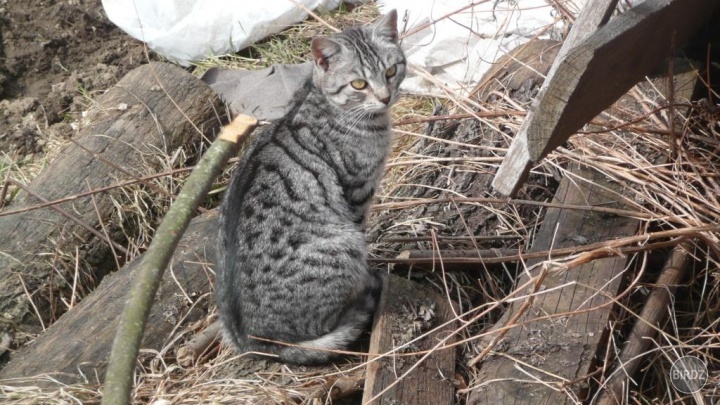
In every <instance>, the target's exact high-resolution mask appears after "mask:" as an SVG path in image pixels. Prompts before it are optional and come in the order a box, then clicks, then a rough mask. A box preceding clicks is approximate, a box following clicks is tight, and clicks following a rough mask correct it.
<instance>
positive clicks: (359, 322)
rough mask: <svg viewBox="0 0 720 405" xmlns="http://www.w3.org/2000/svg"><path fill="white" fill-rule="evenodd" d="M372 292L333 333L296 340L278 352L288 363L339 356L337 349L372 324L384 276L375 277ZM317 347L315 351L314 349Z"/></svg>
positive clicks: (345, 345) (316, 360) (350, 341)
mask: <svg viewBox="0 0 720 405" xmlns="http://www.w3.org/2000/svg"><path fill="white" fill-rule="evenodd" d="M374 281H375V283H373V284H374V285H373V286H371V287H370V288H369V289H370V291H368V294H363V295H362V298H361V299H359V300H358V301H357V302H355V305H353V306H352V307H351V308H349V309H348V311H347V312H346V313H345V315H344V316H343V322H342V323H341V324H340V326H338V327H337V328H335V330H333V331H332V332H330V333H328V334H325V335H323V336H320V337H318V338H315V339H312V340H307V341H304V342H299V343H296V345H297V346H292V347H291V346H286V347H284V348H283V349H281V350H280V351H279V352H278V355H279V356H280V360H281V361H283V362H286V363H298V364H321V363H327V362H329V361H330V360H331V359H332V358H333V357H337V356H338V353H337V352H333V351H337V350H346V349H347V347H348V345H350V344H351V343H353V342H354V341H355V340H357V338H358V337H360V334H362V332H363V331H364V330H365V328H366V327H367V326H368V324H369V323H370V320H371V319H372V316H373V314H374V313H375V308H376V307H377V304H378V301H379V298H380V292H381V290H382V284H383V282H382V279H381V278H380V277H376V278H375V280H374ZM313 349H315V350H313Z"/></svg>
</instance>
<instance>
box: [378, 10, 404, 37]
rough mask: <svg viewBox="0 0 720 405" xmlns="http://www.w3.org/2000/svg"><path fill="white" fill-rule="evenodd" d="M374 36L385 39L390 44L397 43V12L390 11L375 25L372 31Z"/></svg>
mask: <svg viewBox="0 0 720 405" xmlns="http://www.w3.org/2000/svg"><path fill="white" fill-rule="evenodd" d="M373 32H374V33H375V35H377V36H379V37H383V38H386V39H387V40H389V41H390V42H393V43H397V42H398V30H397V10H395V9H393V10H390V11H389V12H388V13H387V14H385V15H384V16H383V18H381V19H380V20H379V21H378V22H376V23H375V29H374V31H373Z"/></svg>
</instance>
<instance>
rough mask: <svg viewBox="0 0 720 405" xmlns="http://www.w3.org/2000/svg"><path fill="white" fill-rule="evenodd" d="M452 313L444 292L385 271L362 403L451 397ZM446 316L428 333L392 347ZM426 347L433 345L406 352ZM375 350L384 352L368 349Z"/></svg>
mask: <svg viewBox="0 0 720 405" xmlns="http://www.w3.org/2000/svg"><path fill="white" fill-rule="evenodd" d="M453 316H454V315H453V311H452V307H451V305H450V304H449V303H448V301H447V299H446V298H445V297H443V296H441V295H439V294H437V293H435V292H433V291H431V290H429V289H428V288H426V287H423V286H421V285H419V284H416V283H414V282H412V281H408V280H405V279H403V278H400V277H397V276H392V275H391V276H389V277H388V279H387V280H386V283H385V286H384V289H383V294H382V298H381V300H380V305H379V307H378V310H377V312H376V314H375V320H374V322H373V328H372V336H371V338H370V350H369V352H370V354H371V357H370V359H369V363H368V366H367V371H366V376H365V390H364V392H363V399H362V403H363V404H368V403H371V401H372V403H373V404H376V405H383V404H385V405H390V404H404V405H413V404H418V405H424V404H452V403H454V398H455V387H454V385H453V380H454V379H455V348H454V347H448V346H449V345H451V344H452V343H453V342H454V341H455V338H454V337H450V333H451V332H452V331H453V330H454V322H449V321H451V320H452V319H453ZM446 322H448V324H447V325H445V326H443V327H442V328H439V329H438V330H436V331H434V332H432V333H430V334H429V335H428V336H426V337H424V338H422V339H420V340H418V341H416V342H412V343H410V344H409V345H408V346H406V347H405V348H404V349H401V350H398V351H396V352H394V353H390V352H391V351H392V350H393V349H396V348H398V347H401V346H403V345H405V344H406V343H409V342H410V341H412V340H413V339H415V338H416V337H419V336H421V335H422V334H423V333H425V332H428V331H430V330H432V329H433V328H436V327H438V326H440V325H443V324H445V323H446ZM448 337H449V339H447V340H445V341H443V339H445V338H448ZM425 350H433V351H432V353H428V354H418V355H407V352H419V351H425ZM386 353H389V354H386ZM377 354H386V355H385V356H383V357H382V358H380V359H376V360H373V357H374V356H372V355H377Z"/></svg>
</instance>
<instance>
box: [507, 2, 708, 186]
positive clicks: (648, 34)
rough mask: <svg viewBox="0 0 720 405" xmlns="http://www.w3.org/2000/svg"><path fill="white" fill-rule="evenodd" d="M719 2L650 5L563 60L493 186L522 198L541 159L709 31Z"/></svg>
mask: <svg viewBox="0 0 720 405" xmlns="http://www.w3.org/2000/svg"><path fill="white" fill-rule="evenodd" d="M719 4H720V1H717V0H646V1H644V2H642V3H640V4H638V5H637V6H635V7H633V8H632V9H630V10H628V11H626V12H625V13H623V14H621V15H620V16H618V17H616V18H614V19H612V20H610V22H608V23H607V24H606V25H604V26H602V27H601V28H599V29H598V30H597V31H596V32H594V33H593V34H591V35H589V36H588V37H587V38H585V39H584V40H583V41H581V42H580V43H579V44H578V45H577V46H575V47H573V48H572V50H571V51H569V52H568V53H567V55H565V57H563V58H558V64H557V65H556V66H557V68H555V66H554V67H553V69H552V73H554V74H553V75H552V77H551V78H550V79H549V80H548V82H547V85H546V86H545V88H544V89H543V91H542V92H541V95H540V97H539V98H538V100H537V104H536V105H535V108H533V112H532V116H529V117H528V118H526V122H525V123H524V124H523V128H522V129H521V131H519V134H522V135H521V136H518V137H516V139H515V140H514V141H513V145H512V146H511V148H510V149H509V150H508V153H507V155H506V156H505V161H504V162H503V164H502V166H501V168H500V170H498V174H497V175H496V177H495V179H494V181H493V187H494V188H495V189H496V190H497V191H499V192H500V193H502V194H507V195H512V194H514V193H515V192H516V191H517V189H518V187H519V186H520V184H521V183H522V182H523V181H524V180H525V178H526V177H527V173H528V172H529V170H530V167H531V164H532V163H533V162H537V161H539V160H540V159H542V158H543V157H544V156H546V155H547V154H548V153H549V152H550V151H552V150H553V149H554V148H556V147H558V146H559V145H561V144H562V143H564V142H565V141H566V140H567V139H568V138H569V137H570V136H571V135H572V134H573V133H574V132H575V131H577V130H578V129H580V128H581V127H582V126H583V125H585V124H586V123H587V122H588V121H590V119H592V118H593V117H594V116H596V115H597V114H598V113H600V112H601V111H603V110H604V109H605V108H607V107H608V106H609V105H610V104H611V103H613V102H614V101H615V100H617V99H618V97H620V96H621V95H623V94H624V93H625V92H627V91H628V90H629V89H630V88H631V87H632V86H633V85H635V84H636V83H637V82H638V81H639V80H641V79H642V78H643V77H644V76H645V75H647V74H649V73H650V71H651V70H652V69H653V68H655V67H656V66H658V64H659V63H660V62H661V61H662V60H664V59H666V58H667V57H668V56H671V54H672V51H673V47H677V46H679V45H681V44H683V43H684V42H685V41H687V40H688V39H689V38H690V37H691V36H692V35H693V34H694V33H696V32H697V31H698V30H699V29H700V28H701V27H703V25H704V23H705V22H707V21H708V19H709V18H710V16H712V14H713V11H716V10H717V9H718V5H719Z"/></svg>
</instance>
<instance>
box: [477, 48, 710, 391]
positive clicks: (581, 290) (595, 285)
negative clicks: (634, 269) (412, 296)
mask: <svg viewBox="0 0 720 405" xmlns="http://www.w3.org/2000/svg"><path fill="white" fill-rule="evenodd" d="M696 65H697V64H696V63H694V62H691V61H687V60H683V59H675V60H674V61H673V77H672V85H673V89H672V94H674V96H675V103H682V104H683V105H684V106H687V105H688V100H689V99H690V98H691V97H692V94H693V92H694V90H695V85H696V83H697V80H698V78H699V73H698V70H697V68H696ZM651 81H652V83H651V84H647V83H643V84H641V86H640V87H641V88H643V89H644V91H645V92H647V93H648V94H651V97H652V98H654V99H655V100H669V99H670V96H669V95H670V94H671V91H670V88H669V87H670V86H669V80H668V78H666V77H665V75H664V74H661V75H659V77H658V78H655V79H652V80H651ZM655 90H657V91H655ZM613 108H615V107H613ZM640 108H641V106H639V105H637V102H636V101H635V100H634V99H633V98H632V97H622V98H621V99H620V100H619V101H618V103H617V111H616V110H612V111H613V114H614V115H615V116H620V111H639V110H640ZM682 108H683V110H682V111H680V112H681V113H683V112H687V111H688V109H687V107H682ZM677 109H680V107H678V108H677ZM677 126H678V127H680V126H681V123H679V122H678V123H677ZM593 129H599V128H593ZM619 136H622V134H620V135H619ZM647 158H651V157H650V156H648V157H647ZM659 159H662V157H659ZM657 163H658V164H660V163H662V161H660V160H658V161H657ZM577 176H579V177H580V178H584V179H588V180H589V182H585V181H582V180H579V179H578V178H577ZM590 183H595V185H591V184H590ZM608 190H615V192H617V193H618V194H617V195H613V194H610V193H609V191H608ZM622 194H623V190H622V187H621V185H620V184H618V183H616V182H610V181H608V179H607V178H606V177H605V176H604V175H602V174H599V173H597V172H595V171H594V170H591V169H588V168H585V167H579V166H574V167H573V168H571V171H570V175H566V176H565V177H564V178H563V180H562V181H561V183H560V187H559V189H558V191H557V193H556V194H555V198H554V202H556V203H562V204H580V205H602V206H604V207H616V208H622V205H621V204H620V203H619V202H618V195H622ZM637 224H638V222H637V221H636V220H632V219H628V218H621V217H617V216H609V215H607V214H602V213H597V212H578V211H572V210H563V209H557V208H551V209H549V210H548V211H547V213H546V215H545V218H544V220H543V224H542V226H541V229H540V232H539V233H538V234H537V236H536V237H535V242H534V243H533V246H532V248H531V251H542V250H546V249H547V248H549V246H550V244H551V243H552V246H553V248H563V247H570V246H577V245H583V244H590V243H593V242H598V241H602V240H610V239H613V238H615V237H622V236H629V235H632V234H633V233H634V232H635V230H636V227H637ZM535 263H538V260H529V261H528V265H530V266H531V265H533V264H535ZM625 266H626V259H625V258H622V257H612V258H604V259H598V260H594V261H592V262H590V263H587V264H585V265H582V266H580V267H577V268H574V269H571V270H569V271H564V272H560V273H557V274H553V275H551V276H549V277H548V278H546V279H545V280H544V282H543V289H544V290H548V289H551V288H553V287H557V286H560V285H563V284H565V283H573V282H574V283H576V284H571V285H569V286H566V287H564V288H562V289H558V290H556V291H553V292H551V293H548V294H545V295H542V296H540V297H538V299H536V300H535V301H534V303H533V305H532V307H531V308H530V309H529V311H527V313H526V314H525V315H524V316H522V317H521V318H520V319H519V320H518V322H529V323H528V324H526V325H525V326H523V327H516V328H514V329H512V330H511V331H510V332H508V334H507V335H506V336H505V338H504V339H503V340H502V341H501V345H500V346H498V347H496V348H495V349H494V350H495V351H497V352H502V353H504V354H505V355H507V357H503V356H493V357H490V358H489V359H488V360H486V361H484V362H483V363H482V367H481V370H480V375H481V377H480V379H479V381H480V382H482V381H490V382H489V383H487V384H484V385H483V386H482V387H481V388H479V389H476V390H474V391H471V393H470V396H469V399H468V403H469V404H485V403H487V404H495V403H511V404H518V403H533V405H534V403H537V402H539V403H544V404H557V403H564V402H568V403H570V402H571V401H569V400H567V399H568V395H575V396H576V397H577V398H578V399H579V400H583V399H585V398H584V396H585V395H587V394H588V392H587V391H586V389H587V379H586V378H585V377H586V376H587V375H588V374H589V373H590V372H591V371H592V367H593V365H594V362H595V361H596V359H595V356H596V355H597V354H598V353H599V352H602V347H604V346H603V345H604V344H605V342H606V339H607V333H608V328H607V326H608V323H609V322H610V321H611V309H612V308H611V306H610V305H609V304H611V301H610V299H609V298H608V297H614V296H616V295H617V294H616V293H617V290H618V287H619V285H620V278H619V277H616V276H618V275H619V274H620V272H622V271H623V270H624V268H625ZM535 274H537V271H536V272H535ZM528 280H529V277H527V275H523V276H522V277H521V278H520V280H519V281H518V284H517V285H523V284H525V283H526V282H527V281H528ZM595 292H600V293H598V294H596V295H595V296H594V297H592V298H591V299H590V297H591V296H592V295H593V294H594V293H595ZM582 303H585V305H583V306H580V304H582ZM604 304H608V305H607V306H605V307H603V308H601V309H597V310H594V311H591V312H585V313H578V314H577V315H572V316H568V317H562V318H555V319H553V320H542V321H534V320H533V319H534V318H537V317H541V316H545V315H552V314H560V313H564V312H570V311H573V310H577V309H583V308H585V309H587V308H590V307H593V306H599V305H604ZM522 305H523V302H518V303H515V304H514V305H511V306H510V307H509V308H508V310H507V311H506V313H505V314H504V315H503V317H502V318H501V320H500V321H499V322H498V323H497V324H496V328H497V327H502V326H505V325H506V324H507V323H508V321H509V320H510V319H512V318H513V315H514V314H515V313H516V311H518V310H519V309H520V308H521V307H522ZM488 342H489V341H486V343H488ZM599 354H600V355H601V356H603V357H604V355H605V353H599ZM522 362H524V363H527V364H530V365H532V366H535V367H538V368H539V369H542V370H545V371H548V372H550V373H552V374H554V376H550V375H547V374H544V373H540V372H538V371H537V370H532V369H529V368H528V367H527V366H526V365H523V364H522ZM608 366H609V365H608ZM519 368H523V369H525V371H526V372H528V373H530V374H531V375H535V376H536V377H537V381H536V383H534V384H533V383H528V382H527V381H528V380H531V377H529V375H528V374H526V373H523V372H520V371H519ZM556 377H561V378H564V379H566V380H567V381H571V382H572V383H571V384H560V382H559V379H558V378H556ZM503 379H507V380H503ZM523 381H525V382H523ZM539 381H546V382H550V383H551V384H553V387H554V388H555V389H556V390H553V389H550V388H548V387H546V386H543V385H541V384H540V383H539ZM563 390H564V392H563Z"/></svg>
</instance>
